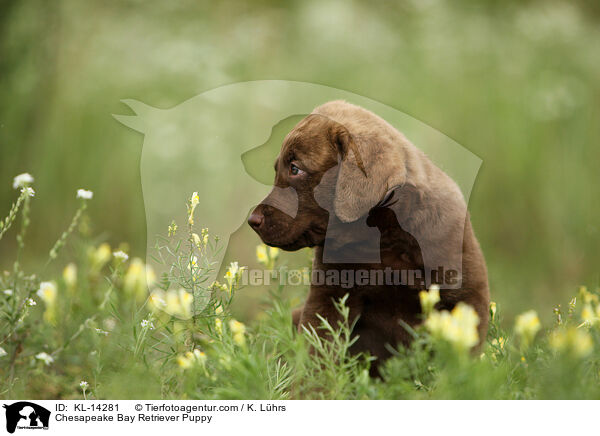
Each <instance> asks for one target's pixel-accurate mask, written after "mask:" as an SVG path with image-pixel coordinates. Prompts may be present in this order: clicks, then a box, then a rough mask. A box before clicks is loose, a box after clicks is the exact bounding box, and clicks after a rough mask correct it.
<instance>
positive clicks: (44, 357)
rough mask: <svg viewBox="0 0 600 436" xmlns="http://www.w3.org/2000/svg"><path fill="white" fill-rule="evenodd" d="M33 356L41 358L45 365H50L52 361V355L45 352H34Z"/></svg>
mask: <svg viewBox="0 0 600 436" xmlns="http://www.w3.org/2000/svg"><path fill="white" fill-rule="evenodd" d="M35 358H36V359H38V360H41V361H42V362H44V363H45V364H46V365H50V364H51V363H52V362H54V357H52V356H51V355H49V354H48V353H45V352H42V353H38V354H36V355H35Z"/></svg>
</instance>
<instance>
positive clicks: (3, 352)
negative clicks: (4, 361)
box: [0, 347, 8, 357]
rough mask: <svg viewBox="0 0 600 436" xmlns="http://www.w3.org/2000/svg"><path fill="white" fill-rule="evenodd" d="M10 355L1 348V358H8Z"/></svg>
mask: <svg viewBox="0 0 600 436" xmlns="http://www.w3.org/2000/svg"><path fill="white" fill-rule="evenodd" d="M7 354H8V353H7V352H6V350H5V349H4V348H2V347H0V357H4V356H6V355H7Z"/></svg>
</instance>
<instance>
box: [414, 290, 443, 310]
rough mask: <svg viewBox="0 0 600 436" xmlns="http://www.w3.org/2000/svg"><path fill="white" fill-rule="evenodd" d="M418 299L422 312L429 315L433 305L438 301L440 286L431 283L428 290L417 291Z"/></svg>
mask: <svg viewBox="0 0 600 436" xmlns="http://www.w3.org/2000/svg"><path fill="white" fill-rule="evenodd" d="M419 299H420V300H421V308H422V310H423V313H424V314H425V315H429V314H430V313H431V311H432V310H433V307H434V306H435V305H436V304H437V303H438V302H439V301H440V287H439V286H438V285H431V287H430V288H429V291H421V292H419Z"/></svg>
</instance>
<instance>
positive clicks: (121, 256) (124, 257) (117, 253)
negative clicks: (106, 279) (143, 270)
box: [113, 250, 129, 262]
mask: <svg viewBox="0 0 600 436" xmlns="http://www.w3.org/2000/svg"><path fill="white" fill-rule="evenodd" d="M113 256H114V257H115V258H116V259H119V260H122V261H123V262H125V261H126V260H127V259H129V256H128V255H127V253H125V252H124V251H123V250H119V251H115V252H114V253H113Z"/></svg>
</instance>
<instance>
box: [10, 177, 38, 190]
mask: <svg viewBox="0 0 600 436" xmlns="http://www.w3.org/2000/svg"><path fill="white" fill-rule="evenodd" d="M30 183H33V176H32V175H31V174H29V173H23V174H19V175H18V176H17V177H15V178H14V180H13V188H14V189H18V188H24V187H25V186H26V185H28V184H30Z"/></svg>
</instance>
